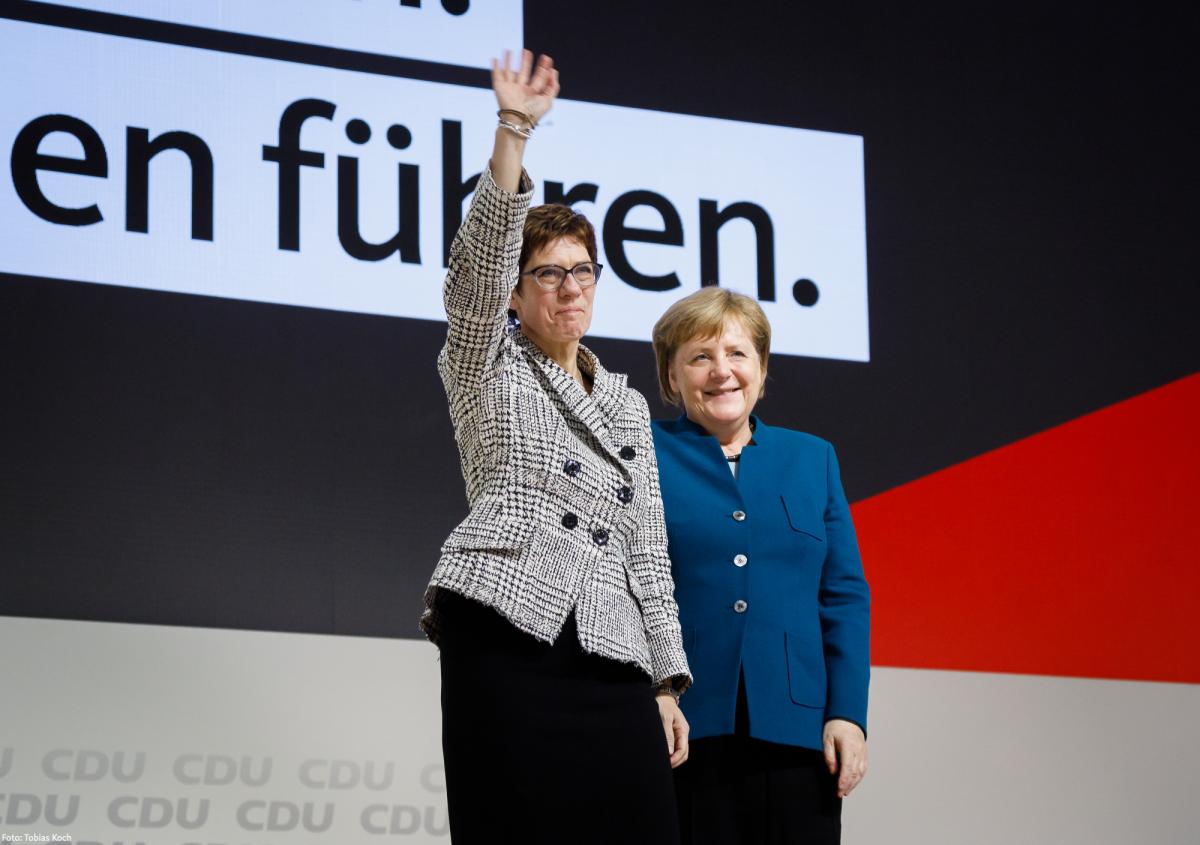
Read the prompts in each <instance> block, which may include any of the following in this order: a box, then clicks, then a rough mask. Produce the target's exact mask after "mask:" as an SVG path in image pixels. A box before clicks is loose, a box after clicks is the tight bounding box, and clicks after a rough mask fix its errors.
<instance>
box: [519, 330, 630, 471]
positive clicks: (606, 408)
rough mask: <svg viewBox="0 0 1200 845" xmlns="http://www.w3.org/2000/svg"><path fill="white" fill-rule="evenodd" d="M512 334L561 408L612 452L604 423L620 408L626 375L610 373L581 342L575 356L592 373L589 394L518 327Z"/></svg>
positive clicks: (616, 413)
mask: <svg viewBox="0 0 1200 845" xmlns="http://www.w3.org/2000/svg"><path fill="white" fill-rule="evenodd" d="M512 338H513V340H514V341H515V342H516V344H517V346H518V347H520V349H521V350H522V351H523V352H524V353H525V356H526V358H527V359H528V360H529V361H530V362H531V363H532V364H533V365H534V366H536V367H537V368H538V369H539V370H540V371H541V373H542V374H543V376H544V377H545V380H546V381H547V382H548V386H549V388H550V390H551V391H552V392H553V393H554V394H555V395H557V396H558V397H559V399H560V400H561V401H562V403H563V405H564V406H565V410H567V411H568V412H570V413H571V414H572V415H573V416H574V417H576V418H577V419H578V420H579V421H580V422H582V423H583V424H584V425H585V426H587V427H588V429H590V430H591V431H593V432H594V433H595V434H596V435H597V436H598V438H599V439H600V442H601V443H602V444H603V445H604V447H605V449H607V450H609V451H611V452H612V453H613V455H614V456H615V455H616V454H617V448H616V447H614V446H613V445H612V444H611V443H609V441H608V424H609V422H610V421H611V420H614V419H616V418H617V417H618V416H620V414H621V412H622V411H623V410H624V406H625V389H626V386H627V385H628V382H629V379H628V377H627V376H625V375H624V374H621V373H610V372H609V371H608V370H606V369H605V368H604V367H603V366H602V365H601V364H600V359H599V358H597V357H596V354H595V353H594V352H592V350H590V349H588V348H587V347H586V346H584V345H583V344H582V343H581V344H579V352H578V353H577V354H578V357H577V359H576V360H577V361H578V362H579V368H580V369H581V370H583V371H584V372H586V373H588V374H589V375H591V377H592V392H591V393H590V394H589V393H588V392H587V391H586V390H584V389H583V385H581V384H580V383H579V382H577V381H576V380H575V379H574V378H573V377H572V376H571V374H570V373H568V372H567V371H566V370H564V369H563V368H562V367H560V366H559V365H558V363H557V362H555V361H554V360H553V359H551V358H550V357H549V356H548V355H547V354H546V353H545V352H543V351H542V350H541V347H539V346H538V345H537V344H536V343H534V342H533V341H532V340H530V339H529V338H528V337H527V336H526V335H525V333H524V332H522V331H521V330H520V329H519V328H518V329H516V330H514V331H513V333H512Z"/></svg>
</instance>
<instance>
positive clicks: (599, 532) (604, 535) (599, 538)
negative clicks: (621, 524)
mask: <svg viewBox="0 0 1200 845" xmlns="http://www.w3.org/2000/svg"><path fill="white" fill-rule="evenodd" d="M592 542H593V543H595V544H596V545H597V546H607V545H608V532H607V531H605V530H604V529H603V528H597V529H596V530H595V531H593V532H592Z"/></svg>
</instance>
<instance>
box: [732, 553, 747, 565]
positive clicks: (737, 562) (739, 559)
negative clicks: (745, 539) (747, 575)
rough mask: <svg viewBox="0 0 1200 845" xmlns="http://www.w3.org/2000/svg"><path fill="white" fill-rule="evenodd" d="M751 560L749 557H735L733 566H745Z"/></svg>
mask: <svg viewBox="0 0 1200 845" xmlns="http://www.w3.org/2000/svg"><path fill="white" fill-rule="evenodd" d="M749 560H750V559H749V558H748V557H746V556H745V555H734V556H733V565H734V566H745V565H746V564H747V563H748V562H749Z"/></svg>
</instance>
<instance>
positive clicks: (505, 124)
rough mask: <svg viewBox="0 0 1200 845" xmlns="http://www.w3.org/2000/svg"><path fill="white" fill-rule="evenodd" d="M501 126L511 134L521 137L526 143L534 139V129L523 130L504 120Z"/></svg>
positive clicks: (501, 120) (501, 121)
mask: <svg viewBox="0 0 1200 845" xmlns="http://www.w3.org/2000/svg"><path fill="white" fill-rule="evenodd" d="M500 125H501V126H503V127H504V128H505V129H507V130H508V131H509V132H512V133H514V134H516V135H520V136H521V137H522V138H524V139H525V140H526V141H528V140H529V139H530V138H532V137H533V130H532V129H523V128H522V127H520V126H517V124H515V123H512V122H510V121H507V120H504V119H503V118H501V119H500Z"/></svg>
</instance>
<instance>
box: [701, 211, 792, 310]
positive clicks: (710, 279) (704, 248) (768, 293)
mask: <svg viewBox="0 0 1200 845" xmlns="http://www.w3.org/2000/svg"><path fill="white" fill-rule="evenodd" d="M735 217H740V218H742V219H743V220H749V221H750V224H751V225H752V226H754V243H755V247H756V250H757V253H758V298H759V299H761V300H762V301H763V302H774V301H775V227H774V226H773V225H771V216H770V215H769V214H767V210H766V209H765V208H763V207H762V206H761V205H755V204H754V203H752V202H735V203H734V204H733V205H731V206H728V207H726V208H725V210H724V211H717V203H716V201H715V200H700V284H701V286H703V287H708V286H710V285H718V284H720V283H721V280H720V279H719V278H718V276H719V275H720V267H721V264H720V260H719V258H718V256H717V230H718V229H720V228H721V227H722V226H724V225H725V224H726V223H728V222H729V221H730V220H732V219H734V218H735Z"/></svg>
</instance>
